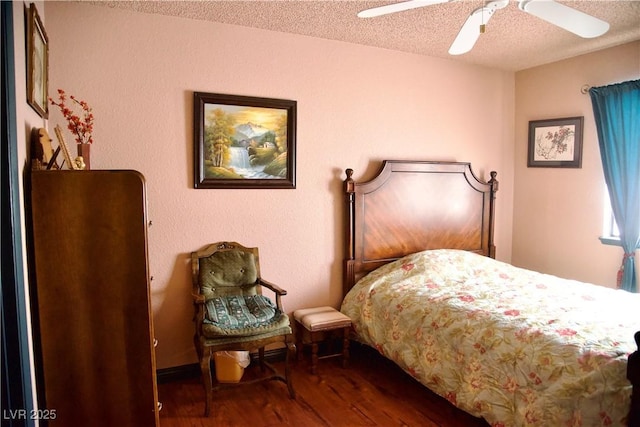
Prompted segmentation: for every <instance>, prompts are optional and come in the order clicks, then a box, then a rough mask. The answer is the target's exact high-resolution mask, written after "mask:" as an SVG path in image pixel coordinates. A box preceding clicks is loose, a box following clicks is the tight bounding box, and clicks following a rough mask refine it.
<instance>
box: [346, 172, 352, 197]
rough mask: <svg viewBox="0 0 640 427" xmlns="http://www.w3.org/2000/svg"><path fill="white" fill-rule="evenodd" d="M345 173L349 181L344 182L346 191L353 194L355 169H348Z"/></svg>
mask: <svg viewBox="0 0 640 427" xmlns="http://www.w3.org/2000/svg"><path fill="white" fill-rule="evenodd" d="M345 173H346V174H347V179H345V180H344V191H345V192H347V193H353V169H351V168H348V169H347V170H345Z"/></svg>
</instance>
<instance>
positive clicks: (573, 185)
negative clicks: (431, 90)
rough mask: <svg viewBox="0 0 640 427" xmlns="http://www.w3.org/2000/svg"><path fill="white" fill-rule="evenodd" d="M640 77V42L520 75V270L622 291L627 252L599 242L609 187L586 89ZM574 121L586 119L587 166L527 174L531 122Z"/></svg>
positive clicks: (516, 229)
mask: <svg viewBox="0 0 640 427" xmlns="http://www.w3.org/2000/svg"><path fill="white" fill-rule="evenodd" d="M638 78H640V42H634V43H629V44H625V45H622V46H618V47H614V48H611V49H606V50H603V51H599V52H595V53H592V54H588V55H583V56H580V57H576V58H573V59H569V60H565V61H560V62H556V63H553V64H549V65H544V66H541V67H536V68H532V69H529V70H524V71H521V72H518V73H516V121H515V135H516V139H515V142H516V145H515V184H516V187H515V188H516V192H515V197H514V210H513V215H514V220H513V256H512V261H513V263H514V264H516V265H518V266H522V267H525V268H529V269H533V270H538V271H542V272H545V273H550V274H554V275H557V276H562V277H567V278H571V279H577V280H581V281H587V282H592V283H597V284H600V285H604V286H608V287H615V285H616V283H615V281H616V272H617V269H618V267H619V265H620V262H621V258H622V253H623V252H622V249H621V248H620V247H617V246H608V245H603V244H602V243H601V242H600V241H599V240H598V237H599V236H600V235H601V232H602V223H603V216H604V215H603V206H604V191H605V183H604V176H603V172H602V163H601V160H600V151H599V148H598V139H597V134H596V127H595V122H594V118H593V109H592V106H591V99H590V97H589V95H583V94H582V93H581V92H580V89H581V87H582V86H583V85H585V84H588V85H590V86H605V85H608V84H613V83H619V82H622V81H626V80H635V79H638ZM574 116H584V139H583V155H582V168H581V169H554V168H527V132H528V123H529V121H530V120H542V119H549V118H562V117H574ZM636 262H638V261H637V260H636Z"/></svg>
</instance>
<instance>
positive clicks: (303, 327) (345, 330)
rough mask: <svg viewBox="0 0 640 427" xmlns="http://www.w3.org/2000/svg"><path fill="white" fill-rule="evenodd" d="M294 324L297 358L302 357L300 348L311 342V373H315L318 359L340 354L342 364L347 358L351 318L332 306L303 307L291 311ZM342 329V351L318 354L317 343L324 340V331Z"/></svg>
mask: <svg viewBox="0 0 640 427" xmlns="http://www.w3.org/2000/svg"><path fill="white" fill-rule="evenodd" d="M293 317H294V319H295V320H296V322H297V325H296V344H297V345H298V360H301V359H302V348H303V345H305V344H311V373H313V374H315V373H316V371H317V366H318V359H326V358H329V357H339V356H342V366H343V367H346V366H347V361H348V360H349V331H350V329H351V319H349V317H348V316H347V315H345V314H343V313H341V312H339V311H338V310H336V309H335V308H333V307H315V308H303V309H300V310H296V311H294V312H293ZM339 330H342V331H341V333H342V352H341V353H329V354H325V355H322V356H318V343H319V342H320V341H323V340H324V336H325V333H332V332H336V331H339Z"/></svg>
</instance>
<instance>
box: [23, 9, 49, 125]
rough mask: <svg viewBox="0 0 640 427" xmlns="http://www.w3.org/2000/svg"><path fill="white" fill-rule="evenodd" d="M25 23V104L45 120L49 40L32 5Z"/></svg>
mask: <svg viewBox="0 0 640 427" xmlns="http://www.w3.org/2000/svg"><path fill="white" fill-rule="evenodd" d="M27 23H28V24H27V31H28V35H27V102H28V103H29V105H31V107H33V109H34V110H36V112H37V113H38V114H39V115H40V116H41V117H42V118H44V119H46V118H48V117H49V107H48V105H49V39H48V38H47V33H46V32H45V30H44V26H43V25H42V21H41V20H40V15H38V9H37V8H36V6H35V4H33V3H31V5H30V6H29V11H28V19H27Z"/></svg>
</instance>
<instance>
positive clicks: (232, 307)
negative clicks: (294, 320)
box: [202, 295, 289, 338]
mask: <svg viewBox="0 0 640 427" xmlns="http://www.w3.org/2000/svg"><path fill="white" fill-rule="evenodd" d="M205 306H206V316H205V319H204V324H203V325H202V329H203V334H204V335H205V336H207V337H210V338H213V337H216V336H221V335H223V336H229V335H232V336H241V335H259V334H264V333H266V332H269V331H271V330H274V329H278V328H282V327H284V326H288V325H289V317H288V316H287V315H286V314H284V313H282V312H281V311H280V310H278V308H277V307H276V306H275V304H274V303H273V302H272V301H271V300H270V299H269V298H267V297H265V296H263V295H244V296H243V295H231V296H226V297H217V298H212V299H210V300H208V301H207V302H206V303H205Z"/></svg>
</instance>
